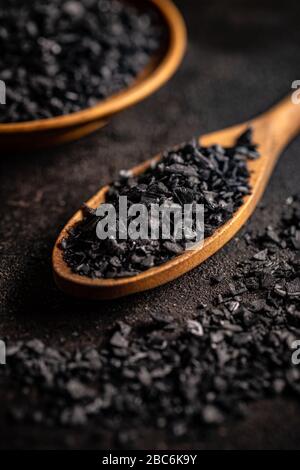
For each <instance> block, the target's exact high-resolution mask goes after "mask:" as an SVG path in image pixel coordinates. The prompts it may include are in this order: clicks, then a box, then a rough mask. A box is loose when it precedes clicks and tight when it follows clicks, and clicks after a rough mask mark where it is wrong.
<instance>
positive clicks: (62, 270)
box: [53, 97, 300, 299]
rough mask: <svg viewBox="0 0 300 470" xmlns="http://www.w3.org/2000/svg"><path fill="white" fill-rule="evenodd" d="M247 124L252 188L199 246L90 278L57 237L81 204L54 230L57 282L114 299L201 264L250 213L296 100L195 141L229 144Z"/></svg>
mask: <svg viewBox="0 0 300 470" xmlns="http://www.w3.org/2000/svg"><path fill="white" fill-rule="evenodd" d="M249 126H250V127H251V128H252V129H253V142H254V143H256V144H258V145H259V151H260V154H261V157H260V158H259V159H257V160H252V161H249V162H248V168H249V170H250V172H251V175H250V185H251V187H252V193H251V195H249V196H246V197H245V198H244V203H243V205H242V206H241V207H240V208H239V209H238V211H237V212H235V214H234V215H233V217H232V219H230V220H229V221H228V222H227V223H225V224H224V225H222V226H221V227H220V228H219V229H217V230H216V231H215V232H214V233H213V235H212V236H210V237H208V238H206V239H205V240H204V243H203V245H202V246H201V247H199V248H198V249H195V250H190V251H186V252H184V253H183V254H181V255H178V256H176V257H175V258H173V259H171V260H170V261H168V262H166V263H164V264H162V265H160V266H158V267H153V268H151V269H148V270H147V271H144V272H142V273H141V274H138V275H136V276H133V277H128V278H123V279H91V278H89V277H85V276H81V275H79V274H75V273H73V272H72V271H71V269H70V268H69V266H68V265H67V264H66V263H65V261H64V259H63V252H62V250H61V248H60V243H61V241H62V240H63V239H64V238H66V237H67V236H68V232H69V230H70V228H71V227H73V226H74V225H75V224H76V223H78V222H80V221H81V220H82V217H83V216H82V212H81V210H80V211H78V212H76V214H75V215H74V216H73V217H72V218H71V220H70V221H69V222H68V223H67V225H66V226H65V227H64V229H63V230H62V232H61V233H60V235H59V237H58V239H57V241H56V244H55V247H54V251H53V272H54V278H55V281H56V284H57V285H58V287H59V288H60V289H61V290H63V291H64V292H65V293H67V294H69V295H74V296H77V297H83V298H89V299H114V298H118V297H123V296H126V295H129V294H133V293H136V292H141V291H145V290H148V289H152V288H154V287H157V286H160V285H163V284H165V283H167V282H169V281H172V280H173V279H176V278H177V277H179V276H181V275H182V274H184V273H186V272H188V271H190V270H191V269H193V268H194V267H196V266H198V265H199V264H201V263H202V262H203V261H205V260H206V259H207V258H209V257H210V256H212V255H213V254H214V253H215V252H216V251H218V250H219V249H221V248H222V247H223V246H224V245H225V244H226V243H227V242H228V241H229V240H230V239H231V238H232V237H233V236H234V235H235V234H236V233H237V232H238V230H239V229H240V228H241V227H242V226H243V225H244V224H245V222H246V221H247V220H248V218H249V217H250V216H251V214H252V213H253V211H254V209H255V207H256V205H257V203H258V202H259V200H260V198H261V197H262V194H263V192H264V190H265V188H266V186H267V183H268V180H269V178H270V175H271V173H272V170H273V168H274V166H275V164H276V162H277V159H278V157H279V155H280V153H281V151H282V150H283V149H284V147H285V146H286V145H287V144H288V142H290V141H291V140H292V139H293V138H294V137H295V136H296V135H297V134H298V132H299V130H300V106H297V105H295V104H293V103H292V100H291V98H290V97H288V98H286V99H284V100H283V101H282V102H281V103H279V104H278V105H277V106H275V107H273V108H272V109H271V110H269V111H268V112H266V113H265V114H262V115H261V116H259V117H258V118H256V119H253V120H250V121H249V122H247V123H244V124H240V125H237V126H234V127H231V128H228V129H224V130H221V131H217V132H213V133H211V134H207V135H204V136H202V137H201V138H200V141H201V144H202V145H204V146H210V145H213V144H220V145H222V146H225V147H227V146H232V145H233V144H234V143H235V141H236V139H237V138H238V137H239V136H240V135H241V134H242V132H243V131H245V130H246V129H247V128H248V127H249ZM159 158H161V156H160V155H159V156H156V157H154V158H152V159H150V160H148V161H146V162H145V163H143V164H141V165H139V166H136V167H135V168H133V169H132V170H131V171H132V172H133V174H134V175H138V174H141V173H143V172H144V171H145V170H147V169H148V168H149V166H150V165H151V163H153V162H154V161H155V160H158V159H159ZM108 189H109V186H105V187H104V188H102V189H101V190H100V191H99V192H98V193H97V194H95V195H94V196H93V197H92V198H91V199H90V200H89V201H88V202H87V206H89V207H90V208H92V209H96V208H97V207H98V206H99V205H100V204H101V203H103V202H104V201H105V195H106V192H107V191H108Z"/></svg>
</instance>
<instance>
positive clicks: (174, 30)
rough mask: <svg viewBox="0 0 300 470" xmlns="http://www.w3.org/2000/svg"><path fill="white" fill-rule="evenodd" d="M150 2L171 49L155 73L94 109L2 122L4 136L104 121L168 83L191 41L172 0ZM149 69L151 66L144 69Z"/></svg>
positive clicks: (138, 80) (167, 51) (1, 129)
mask: <svg viewBox="0 0 300 470" xmlns="http://www.w3.org/2000/svg"><path fill="white" fill-rule="evenodd" d="M147 2H150V3H151V4H152V5H153V6H154V7H155V8H156V9H157V10H158V11H159V13H160V14H161V16H162V19H163V20H164V21H165V24H166V26H167V28H168V32H169V45H168V48H167V50H166V52H165V54H164V55H163V56H162V58H161V60H160V61H159V63H158V65H157V66H156V68H155V69H154V70H153V72H151V73H150V74H149V75H147V76H146V77H145V78H140V79H137V80H136V81H135V82H134V83H133V85H131V86H130V87H128V88H126V89H125V90H122V91H120V92H118V93H115V94H113V95H112V96H110V97H108V98H106V99H105V100H103V101H100V102H99V103H98V104H97V105H95V106H92V107H90V108H84V109H82V110H80V111H76V112H74V113H70V114H66V115H62V116H57V117H53V118H46V119H38V120H32V121H24V122H17V123H1V124H0V135H1V134H14V133H26V134H27V133H32V132H39V131H50V130H54V129H63V128H69V127H74V126H78V125H83V124H87V123H89V122H91V121H96V120H97V121H98V120H103V119H106V118H108V117H110V116H112V115H113V114H116V113H118V112H120V111H122V110H124V109H126V108H128V107H130V106H132V105H134V104H136V103H138V102H139V101H142V100H143V99H145V98H147V97H148V96H150V95H152V94H153V93H154V92H155V91H157V90H158V89H159V88H160V87H161V86H162V85H163V84H164V83H165V82H167V81H168V80H169V79H170V78H171V76H172V75H173V74H174V73H175V71H176V70H177V68H178V66H179V64H180V63H181V61H182V59H183V56H184V53H185V49H186V43H187V32H186V27H185V23H184V20H183V17H182V15H181V13H180V12H179V10H178V8H177V7H176V6H175V5H174V3H173V2H172V0H147ZM149 65H150V64H148V67H149ZM146 69H147V67H146V68H145V69H144V72H145V71H146Z"/></svg>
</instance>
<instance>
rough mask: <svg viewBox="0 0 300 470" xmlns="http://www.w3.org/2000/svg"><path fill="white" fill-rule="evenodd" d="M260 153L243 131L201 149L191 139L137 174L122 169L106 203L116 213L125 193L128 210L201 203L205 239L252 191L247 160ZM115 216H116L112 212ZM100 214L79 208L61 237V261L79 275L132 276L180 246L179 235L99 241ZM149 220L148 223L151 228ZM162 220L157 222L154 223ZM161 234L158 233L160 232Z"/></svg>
mask: <svg viewBox="0 0 300 470" xmlns="http://www.w3.org/2000/svg"><path fill="white" fill-rule="evenodd" d="M258 157H259V153H258V152H257V148H256V145H255V144H254V143H253V142H252V132H251V130H250V129H248V130H247V131H246V132H245V133H244V134H243V135H241V136H240V137H239V139H238V140H237V142H236V145H235V146H234V147H231V148H222V147H221V146H219V145H215V146H212V147H207V148H205V147H202V146H201V145H199V144H198V142H197V141H196V140H194V141H193V142H191V143H188V144H185V145H183V146H181V147H180V148H178V149H176V151H175V150H171V151H168V152H166V153H165V154H164V155H163V157H162V159H161V160H160V161H159V162H157V163H156V164H155V165H153V166H152V167H151V168H150V169H149V170H147V171H146V172H145V173H143V174H141V175H139V176H135V177H134V176H132V175H131V174H130V172H121V175H122V176H121V179H120V180H119V181H117V182H115V183H113V184H112V185H111V189H110V191H109V193H108V195H107V197H106V202H107V203H111V204H112V205H113V206H114V207H115V208H116V212H117V211H118V203H119V198H120V196H126V197H127V206H128V210H129V208H130V206H132V205H133V204H137V203H139V204H144V205H145V206H146V207H147V208H150V206H151V204H159V205H163V204H166V203H168V204H170V205H172V204H177V205H178V206H180V207H182V210H183V208H184V205H185V204H202V205H203V206H204V236H205V237H208V236H210V235H212V234H213V233H214V231H215V230H216V229H217V228H218V227H220V226H221V225H223V224H224V223H225V222H227V221H228V220H229V219H230V218H231V217H232V216H233V215H234V213H235V212H236V210H237V209H238V208H239V207H240V206H241V204H243V198H244V196H245V195H247V194H250V193H251V188H250V186H249V177H250V174H249V171H248V168H247V161H248V160H249V159H256V158H258ZM117 215H118V214H117ZM99 220H100V218H99V217H98V216H97V215H96V214H95V211H93V210H89V209H87V208H85V209H84V218H83V221H82V222H80V223H79V224H77V225H76V226H75V227H74V228H72V229H71V231H70V234H69V236H68V237H67V238H66V239H64V240H63V242H62V249H63V251H64V259H65V261H66V262H67V264H68V265H69V266H70V267H71V269H72V270H73V271H74V272H75V273H78V274H81V275H85V276H89V277H92V278H122V277H127V276H134V275H136V274H138V273H140V272H142V271H145V270H147V269H149V268H151V267H153V266H158V265H161V264H162V263H165V262H166V261H169V260H170V259H172V258H173V257H174V256H176V255H179V254H180V253H182V252H183V251H184V250H185V247H186V243H188V240H187V239H186V238H185V233H183V234H182V233H181V234H180V238H176V237H175V236H173V237H171V238H170V239H163V237H161V238H159V239H158V240H153V239H151V237H150V236H149V238H148V239H138V240H132V239H130V238H128V239H127V240H121V239H119V238H118V236H117V237H116V238H115V239H111V238H107V239H106V240H100V239H99V238H98V237H97V234H96V227H97V224H98V222H99ZM151 223H152V221H151V219H150V220H149V226H151ZM159 223H160V224H162V220H161V219H160V221H159ZM160 233H161V231H160Z"/></svg>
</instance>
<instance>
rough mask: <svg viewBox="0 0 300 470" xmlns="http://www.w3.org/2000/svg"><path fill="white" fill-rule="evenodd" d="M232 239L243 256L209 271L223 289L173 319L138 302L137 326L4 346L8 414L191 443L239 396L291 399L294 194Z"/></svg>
mask: <svg viewBox="0 0 300 470" xmlns="http://www.w3.org/2000/svg"><path fill="white" fill-rule="evenodd" d="M240 243H241V244H243V245H244V246H245V253H247V255H246V256H245V257H244V258H243V260H242V261H241V262H239V263H238V264H237V265H236V269H235V270H234V274H233V275H231V276H230V275H228V274H226V278H225V277H223V278H222V277H221V276H220V277H211V279H210V282H211V283H212V285H214V286H216V285H218V286H219V287H221V286H222V292H223V294H222V295H218V296H216V298H215V299H214V300H213V301H212V302H211V303H210V304H208V305H204V304H200V305H198V308H197V309H196V308H195V310H194V312H193V314H192V315H190V314H189V318H185V316H183V317H182V318H181V320H180V322H179V321H178V319H177V320H176V319H174V318H173V317H172V314H171V312H169V313H168V314H167V313H166V312H161V313H160V312H157V311H152V312H151V310H150V312H151V315H150V316H149V319H148V321H147V323H146V324H144V325H140V326H139V328H132V327H131V326H130V325H128V324H127V323H125V322H119V324H118V326H117V327H116V328H115V329H114V330H113V331H111V332H110V333H109V337H108V338H107V341H105V342H104V343H103V344H101V345H98V344H92V343H91V344H90V345H89V346H86V347H84V348H77V349H76V350H75V351H70V350H66V349H65V348H64V347H63V346H60V347H53V345H50V344H46V343H45V342H42V341H40V340H38V339H33V340H30V341H25V342H19V343H17V344H10V347H9V348H8V350H7V366H6V367H4V368H2V369H1V371H0V372H1V375H0V384H1V383H3V384H4V380H5V383H6V385H7V380H8V377H10V380H11V381H12V384H14V385H13V387H14V390H17V391H18V392H17V393H16V395H15V396H14V400H13V405H12V406H11V408H10V415H11V416H13V418H14V419H16V420H17V421H25V422H27V421H28V422H32V421H34V422H36V423H40V424H43V425H55V426H57V425H61V424H63V425H68V426H77V425H81V426H83V425H85V424H86V423H89V426H90V425H91V423H90V420H95V422H96V423H97V424H96V428H97V430H99V429H100V430H101V433H103V434H101V435H103V437H107V435H108V434H109V433H111V434H110V435H112V436H113V437H116V438H117V439H118V442H119V445H120V444H122V443H123V444H124V445H128V440H129V441H130V442H131V444H132V445H133V446H134V445H136V443H137V440H138V438H139V437H140V435H141V433H142V434H143V430H145V427H147V428H149V427H150V426H151V427H154V428H159V429H165V430H166V431H167V433H168V434H167V435H168V436H170V435H173V436H186V437H188V438H189V439H190V440H191V439H192V438H193V436H195V438H197V436H198V435H199V434H198V432H201V429H202V427H203V426H204V425H219V424H221V423H223V422H224V421H226V420H227V419H229V418H231V419H232V418H234V417H240V416H243V415H244V414H245V413H247V412H248V411H250V410H248V405H249V403H251V402H255V401H258V400H261V399H265V398H267V397H277V396H279V395H282V394H286V395H292V396H294V397H295V398H296V399H298V400H299V398H300V368H299V365H297V364H295V363H293V360H292V356H293V354H294V353H295V351H296V350H295V348H294V347H293V344H294V342H295V341H297V340H299V338H300V283H299V279H300V276H299V274H300V255H299V249H300V197H294V198H293V197H291V198H289V199H288V200H287V201H286V203H285V204H284V206H283V207H282V217H281V220H280V222H279V223H278V224H276V225H274V226H272V227H270V226H269V227H262V228H261V230H260V233H256V234H251V232H246V233H245V234H244V236H240ZM199 283H201V276H200V278H199ZM199 285H201V284H199ZM150 308H151V306H150ZM298 358H299V353H298ZM16 385H17V386H16ZM28 393H30V395H29V396H30V399H28ZM191 429H192V430H193V432H192V433H191Z"/></svg>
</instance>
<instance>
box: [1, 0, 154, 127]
mask: <svg viewBox="0 0 300 470" xmlns="http://www.w3.org/2000/svg"><path fill="white" fill-rule="evenodd" d="M162 36H163V28H162V26H161V24H160V22H159V18H158V15H157V13H156V12H155V11H154V10H153V11H152V10H151V11H147V12H144V11H143V12H141V11H139V10H138V9H136V8H135V7H133V6H130V5H129V4H128V3H127V2H123V1H119V0H80V1H79V0H50V1H49V0H31V1H30V2H26V1H23V0H22V1H21V0H6V1H5V2H1V4H0V51H1V53H0V80H2V81H4V82H5V85H6V105H3V106H1V107H0V122H19V121H28V120H34V119H43V118H50V117H55V116H59V115H63V114H68V113H72V112H75V111H79V110H81V109H83V108H86V107H89V106H93V105H95V104H97V103H98V102H99V101H100V100H103V99H104V98H106V97H108V96H110V95H111V94H113V93H115V92H117V91H119V90H121V89H123V88H126V87H127V86H128V85H130V84H131V83H132V82H133V80H134V79H135V78H136V76H137V75H138V73H139V72H140V71H141V70H142V69H143V68H144V67H145V65H147V64H148V62H149V60H150V59H151V57H152V56H153V54H155V53H156V52H157V51H158V49H159V46H160V43H161V41H162V40H163V37H162Z"/></svg>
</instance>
